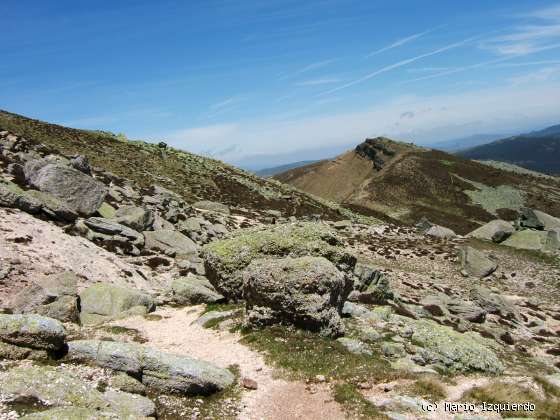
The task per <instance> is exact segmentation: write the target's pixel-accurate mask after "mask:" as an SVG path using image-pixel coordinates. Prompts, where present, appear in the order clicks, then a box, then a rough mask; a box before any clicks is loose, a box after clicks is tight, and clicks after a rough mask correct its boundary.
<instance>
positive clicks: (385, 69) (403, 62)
mask: <svg viewBox="0 0 560 420" xmlns="http://www.w3.org/2000/svg"><path fill="white" fill-rule="evenodd" d="M474 39H476V37H472V38H468V39H464V40H462V41H459V42H455V43H453V44H449V45H446V46H445V47H441V48H438V49H436V50H433V51H430V52H427V53H424V54H420V55H417V56H416V57H412V58H407V59H406V60H401V61H398V62H396V63H393V64H391V65H388V66H385V67H382V68H380V69H379V70H376V71H374V72H372V73H369V74H367V75H365V76H363V77H360V78H359V79H356V80H353V81H351V82H348V83H346V84H344V85H342V86H338V87H336V88H334V89H331V90H328V91H326V92H323V93H322V94H321V95H328V94H330V93H333V92H337V91H339V90H342V89H346V88H348V87H350V86H354V85H357V84H358V83H362V82H365V81H366V80H369V79H371V78H373V77H375V76H377V75H380V74H382V73H387V72H388V71H391V70H394V69H397V68H399V67H402V66H406V65H407V64H410V63H414V62H415V61H418V60H421V59H423V58H426V57H430V56H432V55H436V54H441V53H442V52H445V51H448V50H451V49H454V48H458V47H461V46H463V45H465V44H467V43H468V42H470V41H473V40H474Z"/></svg>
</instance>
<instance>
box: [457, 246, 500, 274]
mask: <svg viewBox="0 0 560 420" xmlns="http://www.w3.org/2000/svg"><path fill="white" fill-rule="evenodd" d="M459 262H460V264H461V270H462V271H465V272H466V273H467V274H468V275H469V276H474V277H480V278H481V277H486V276H489V275H490V274H492V273H493V272H494V271H496V268H498V263H497V262H496V261H494V260H491V259H490V258H488V257H487V256H486V255H484V253H482V252H480V251H478V250H476V249H474V248H472V247H470V246H465V247H462V248H460V249H459Z"/></svg>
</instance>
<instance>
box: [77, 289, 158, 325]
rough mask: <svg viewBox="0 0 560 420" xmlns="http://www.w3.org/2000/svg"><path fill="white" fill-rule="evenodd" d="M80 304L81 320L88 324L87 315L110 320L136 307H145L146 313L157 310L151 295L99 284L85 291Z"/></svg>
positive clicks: (81, 295) (81, 294)
mask: <svg viewBox="0 0 560 420" xmlns="http://www.w3.org/2000/svg"><path fill="white" fill-rule="evenodd" d="M80 304H81V313H80V318H81V319H82V322H84V321H86V322H87V323H89V322H88V321H87V320H88V317H87V315H94V316H95V315H97V316H102V317H107V318H110V317H115V316H118V315H120V314H122V313H123V312H125V311H128V310H130V309H132V308H136V307H143V308H145V310H146V312H150V311H153V310H154V309H155V302H154V299H153V298H152V297H151V296H150V295H148V294H146V293H143V292H141V291H139V290H135V289H130V288H125V287H120V286H115V285H112V284H107V283H97V284H94V285H93V286H90V287H88V288H87V289H85V290H84V291H83V292H82V293H80ZM84 315H86V316H84ZM89 318H93V319H95V318H97V317H89Z"/></svg>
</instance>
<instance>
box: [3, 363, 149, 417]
mask: <svg viewBox="0 0 560 420" xmlns="http://www.w3.org/2000/svg"><path fill="white" fill-rule="evenodd" d="M0 393H1V394H2V395H3V398H4V401H5V402H22V401H25V402H27V403H28V404H35V405H39V406H41V405H42V406H47V407H50V409H49V410H48V411H46V412H42V413H37V415H33V414H32V415H29V416H26V417H24V418H31V419H34V418H35V419H42V418H43V419H72V420H73V419H90V418H94V419H97V418H101V419H103V418H108V419H109V418H112V419H115V418H119V419H128V420H133V419H141V418H146V417H151V416H155V414H156V406H155V404H154V403H153V402H152V401H151V400H149V399H148V398H146V397H142V396H139V395H132V394H128V393H126V392H121V391H114V390H108V391H106V392H104V393H103V392H101V391H99V390H98V389H96V388H95V386H94V385H93V384H92V383H91V382H87V381H85V380H84V379H82V378H80V377H78V376H77V375H75V374H73V373H70V372H68V371H65V370H64V369H63V368H62V367H58V368H56V367H53V366H21V367H15V368H13V369H10V370H7V371H3V372H0ZM81 413H83V414H85V415H87V417H80V416H79V414H81ZM90 413H94V414H95V416H94V417H89V414H90ZM97 415H100V416H99V417H97ZM104 416H106V417H104Z"/></svg>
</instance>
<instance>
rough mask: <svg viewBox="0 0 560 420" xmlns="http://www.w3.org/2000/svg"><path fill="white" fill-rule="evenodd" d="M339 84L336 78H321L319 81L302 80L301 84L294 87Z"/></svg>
mask: <svg viewBox="0 0 560 420" xmlns="http://www.w3.org/2000/svg"><path fill="white" fill-rule="evenodd" d="M339 82H341V80H340V79H337V78H336V77H322V78H319V79H311V80H304V81H303V82H298V83H295V86H317V85H329V84H333V83H339Z"/></svg>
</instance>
